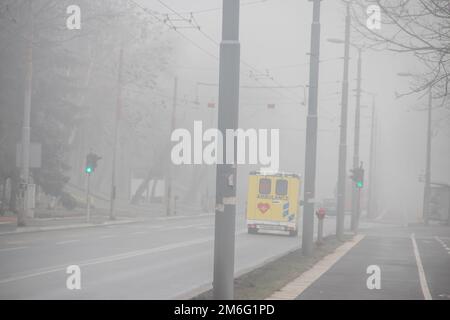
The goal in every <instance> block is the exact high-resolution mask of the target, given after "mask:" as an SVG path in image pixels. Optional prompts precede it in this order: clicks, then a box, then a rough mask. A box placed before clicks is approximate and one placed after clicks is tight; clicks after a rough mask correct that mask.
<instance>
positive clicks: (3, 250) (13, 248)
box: [0, 247, 29, 252]
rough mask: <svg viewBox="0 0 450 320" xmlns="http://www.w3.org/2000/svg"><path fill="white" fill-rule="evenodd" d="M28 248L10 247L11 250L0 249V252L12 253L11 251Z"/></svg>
mask: <svg viewBox="0 0 450 320" xmlns="http://www.w3.org/2000/svg"><path fill="white" fill-rule="evenodd" d="M26 248H29V247H12V248H3V249H0V252H5V251H13V250H20V249H26Z"/></svg>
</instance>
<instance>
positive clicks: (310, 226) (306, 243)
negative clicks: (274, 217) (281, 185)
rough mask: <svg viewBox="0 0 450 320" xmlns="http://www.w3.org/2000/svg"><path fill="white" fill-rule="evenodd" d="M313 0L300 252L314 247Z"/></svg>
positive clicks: (316, 11) (316, 45) (316, 6)
mask: <svg viewBox="0 0 450 320" xmlns="http://www.w3.org/2000/svg"><path fill="white" fill-rule="evenodd" d="M312 1H313V21H312V25H311V52H310V67H309V68H310V69H309V100H308V117H307V120H306V151H305V182H304V183H305V186H304V190H305V191H304V198H303V199H304V200H303V232H302V253H303V255H307V256H309V255H311V254H312V253H313V250H314V201H315V199H314V198H315V183H316V154H317V101H318V89H319V54H320V1H321V0H312Z"/></svg>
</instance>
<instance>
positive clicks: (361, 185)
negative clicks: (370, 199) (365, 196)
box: [356, 181, 364, 188]
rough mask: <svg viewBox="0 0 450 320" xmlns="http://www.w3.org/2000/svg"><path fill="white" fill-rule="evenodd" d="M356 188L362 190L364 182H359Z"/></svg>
mask: <svg viewBox="0 0 450 320" xmlns="http://www.w3.org/2000/svg"><path fill="white" fill-rule="evenodd" d="M356 186H357V187H358V188H362V187H363V186H364V184H363V182H362V181H357V182H356Z"/></svg>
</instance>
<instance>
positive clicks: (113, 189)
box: [109, 43, 123, 220]
mask: <svg viewBox="0 0 450 320" xmlns="http://www.w3.org/2000/svg"><path fill="white" fill-rule="evenodd" d="M122 68H123V43H122V44H121V47H120V52H119V70H118V77H117V100H116V119H115V126H114V141H113V154H112V176H111V199H110V207H109V219H110V220H114V219H115V216H114V201H115V199H116V189H117V188H116V169H117V168H116V158H117V140H118V135H119V125H120V117H121V111H122Z"/></svg>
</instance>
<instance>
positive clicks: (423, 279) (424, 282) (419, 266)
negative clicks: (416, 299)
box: [411, 233, 433, 300]
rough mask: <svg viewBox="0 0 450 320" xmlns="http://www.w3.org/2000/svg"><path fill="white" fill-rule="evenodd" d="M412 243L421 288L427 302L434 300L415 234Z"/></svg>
mask: <svg viewBox="0 0 450 320" xmlns="http://www.w3.org/2000/svg"><path fill="white" fill-rule="evenodd" d="M411 241H412V244H413V249H414V256H415V257H416V263H417V269H418V271H419V281H420V287H421V289H422V293H423V297H424V298H425V300H433V298H432V297H431V293H430V289H429V288H428V283H427V278H426V276H425V271H424V269H423V265H422V259H421V258H420V253H419V249H418V247H417V242H416V238H415V236H414V233H412V234H411Z"/></svg>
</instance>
